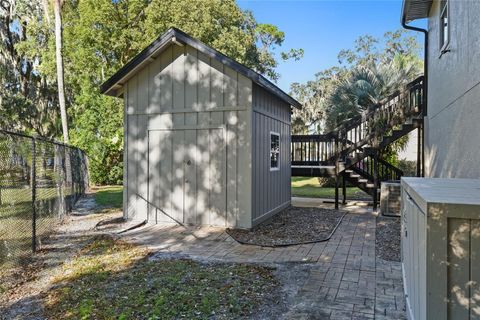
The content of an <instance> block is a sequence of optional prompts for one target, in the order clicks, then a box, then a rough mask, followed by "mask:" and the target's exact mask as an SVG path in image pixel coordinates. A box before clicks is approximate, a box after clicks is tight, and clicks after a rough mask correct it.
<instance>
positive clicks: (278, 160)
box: [268, 131, 280, 171]
mask: <svg viewBox="0 0 480 320" xmlns="http://www.w3.org/2000/svg"><path fill="white" fill-rule="evenodd" d="M272 136H277V137H278V148H279V149H280V133H278V132H275V131H270V152H269V154H268V160H269V161H268V162H269V166H270V171H280V151H279V152H278V159H277V167H273V168H272Z"/></svg>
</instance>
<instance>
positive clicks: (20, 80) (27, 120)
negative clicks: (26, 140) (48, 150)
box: [0, 0, 59, 138]
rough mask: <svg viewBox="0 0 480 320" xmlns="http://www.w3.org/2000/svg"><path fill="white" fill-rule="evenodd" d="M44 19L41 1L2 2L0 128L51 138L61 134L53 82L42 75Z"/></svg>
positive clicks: (45, 39) (44, 36)
mask: <svg viewBox="0 0 480 320" xmlns="http://www.w3.org/2000/svg"><path fill="white" fill-rule="evenodd" d="M43 17H44V12H43V7H42V5H41V3H40V2H38V1H25V0H23V1H20V0H9V1H7V0H2V1H0V39H1V41H2V44H1V46H0V86H1V88H2V90H0V112H1V114H2V117H0V126H1V127H2V128H5V129H10V130H19V131H25V132H27V133H35V134H38V135H41V136H45V137H50V138H51V137H55V136H57V135H58V133H59V121H58V107H57V105H58V104H57V97H56V89H55V86H54V82H52V81H50V79H48V77H46V76H45V75H44V74H42V73H41V72H39V70H40V65H41V63H42V60H41V57H40V51H39V50H38V49H39V48H41V47H44V46H46V44H47V43H48V33H47V32H45V30H44V29H43V28H42V19H43ZM32 37H35V39H36V44H35V45H34V46H30V45H29V44H28V43H27V42H28V39H30V38H32Z"/></svg>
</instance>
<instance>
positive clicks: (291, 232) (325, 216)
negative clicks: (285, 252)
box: [227, 207, 345, 247]
mask: <svg viewBox="0 0 480 320" xmlns="http://www.w3.org/2000/svg"><path fill="white" fill-rule="evenodd" d="M344 215H345V212H344V211H339V210H333V209H319V208H301V207H290V208H288V209H285V210H284V211H282V212H281V213H279V214H277V215H275V216H274V217H273V218H271V219H270V220H268V221H266V222H264V223H262V224H260V225H259V226H257V227H255V228H253V229H251V230H244V229H227V232H228V234H230V236H232V237H233V238H234V239H235V240H237V241H238V242H240V243H246V244H253V245H258V246H263V247H275V246H285V245H295V244H302V243H308V242H316V241H324V240H328V238H329V236H330V235H331V233H332V232H333V231H334V230H335V228H336V226H337V225H338V224H339V223H340V221H341V219H342V218H343V216H344Z"/></svg>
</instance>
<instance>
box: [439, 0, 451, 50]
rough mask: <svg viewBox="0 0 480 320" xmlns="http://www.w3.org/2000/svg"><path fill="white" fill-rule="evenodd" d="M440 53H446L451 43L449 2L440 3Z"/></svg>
mask: <svg viewBox="0 0 480 320" xmlns="http://www.w3.org/2000/svg"><path fill="white" fill-rule="evenodd" d="M440 5H441V7H440V52H441V53H445V52H446V50H447V46H448V43H449V41H450V21H449V18H448V0H443V1H442V2H441V3H440Z"/></svg>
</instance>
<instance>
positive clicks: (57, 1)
mask: <svg viewBox="0 0 480 320" xmlns="http://www.w3.org/2000/svg"><path fill="white" fill-rule="evenodd" d="M53 8H54V13H55V54H56V55H55V57H56V60H57V61H56V62H57V84H58V103H59V105H60V114H61V117H62V130H63V141H64V142H65V144H68V143H69V137H68V122H67V121H68V120H67V107H66V105H65V87H64V82H63V80H64V73H63V55H62V15H61V10H62V0H54V5H53ZM65 171H66V180H67V187H68V186H70V185H71V182H72V172H71V164H70V153H69V149H68V148H65Z"/></svg>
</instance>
